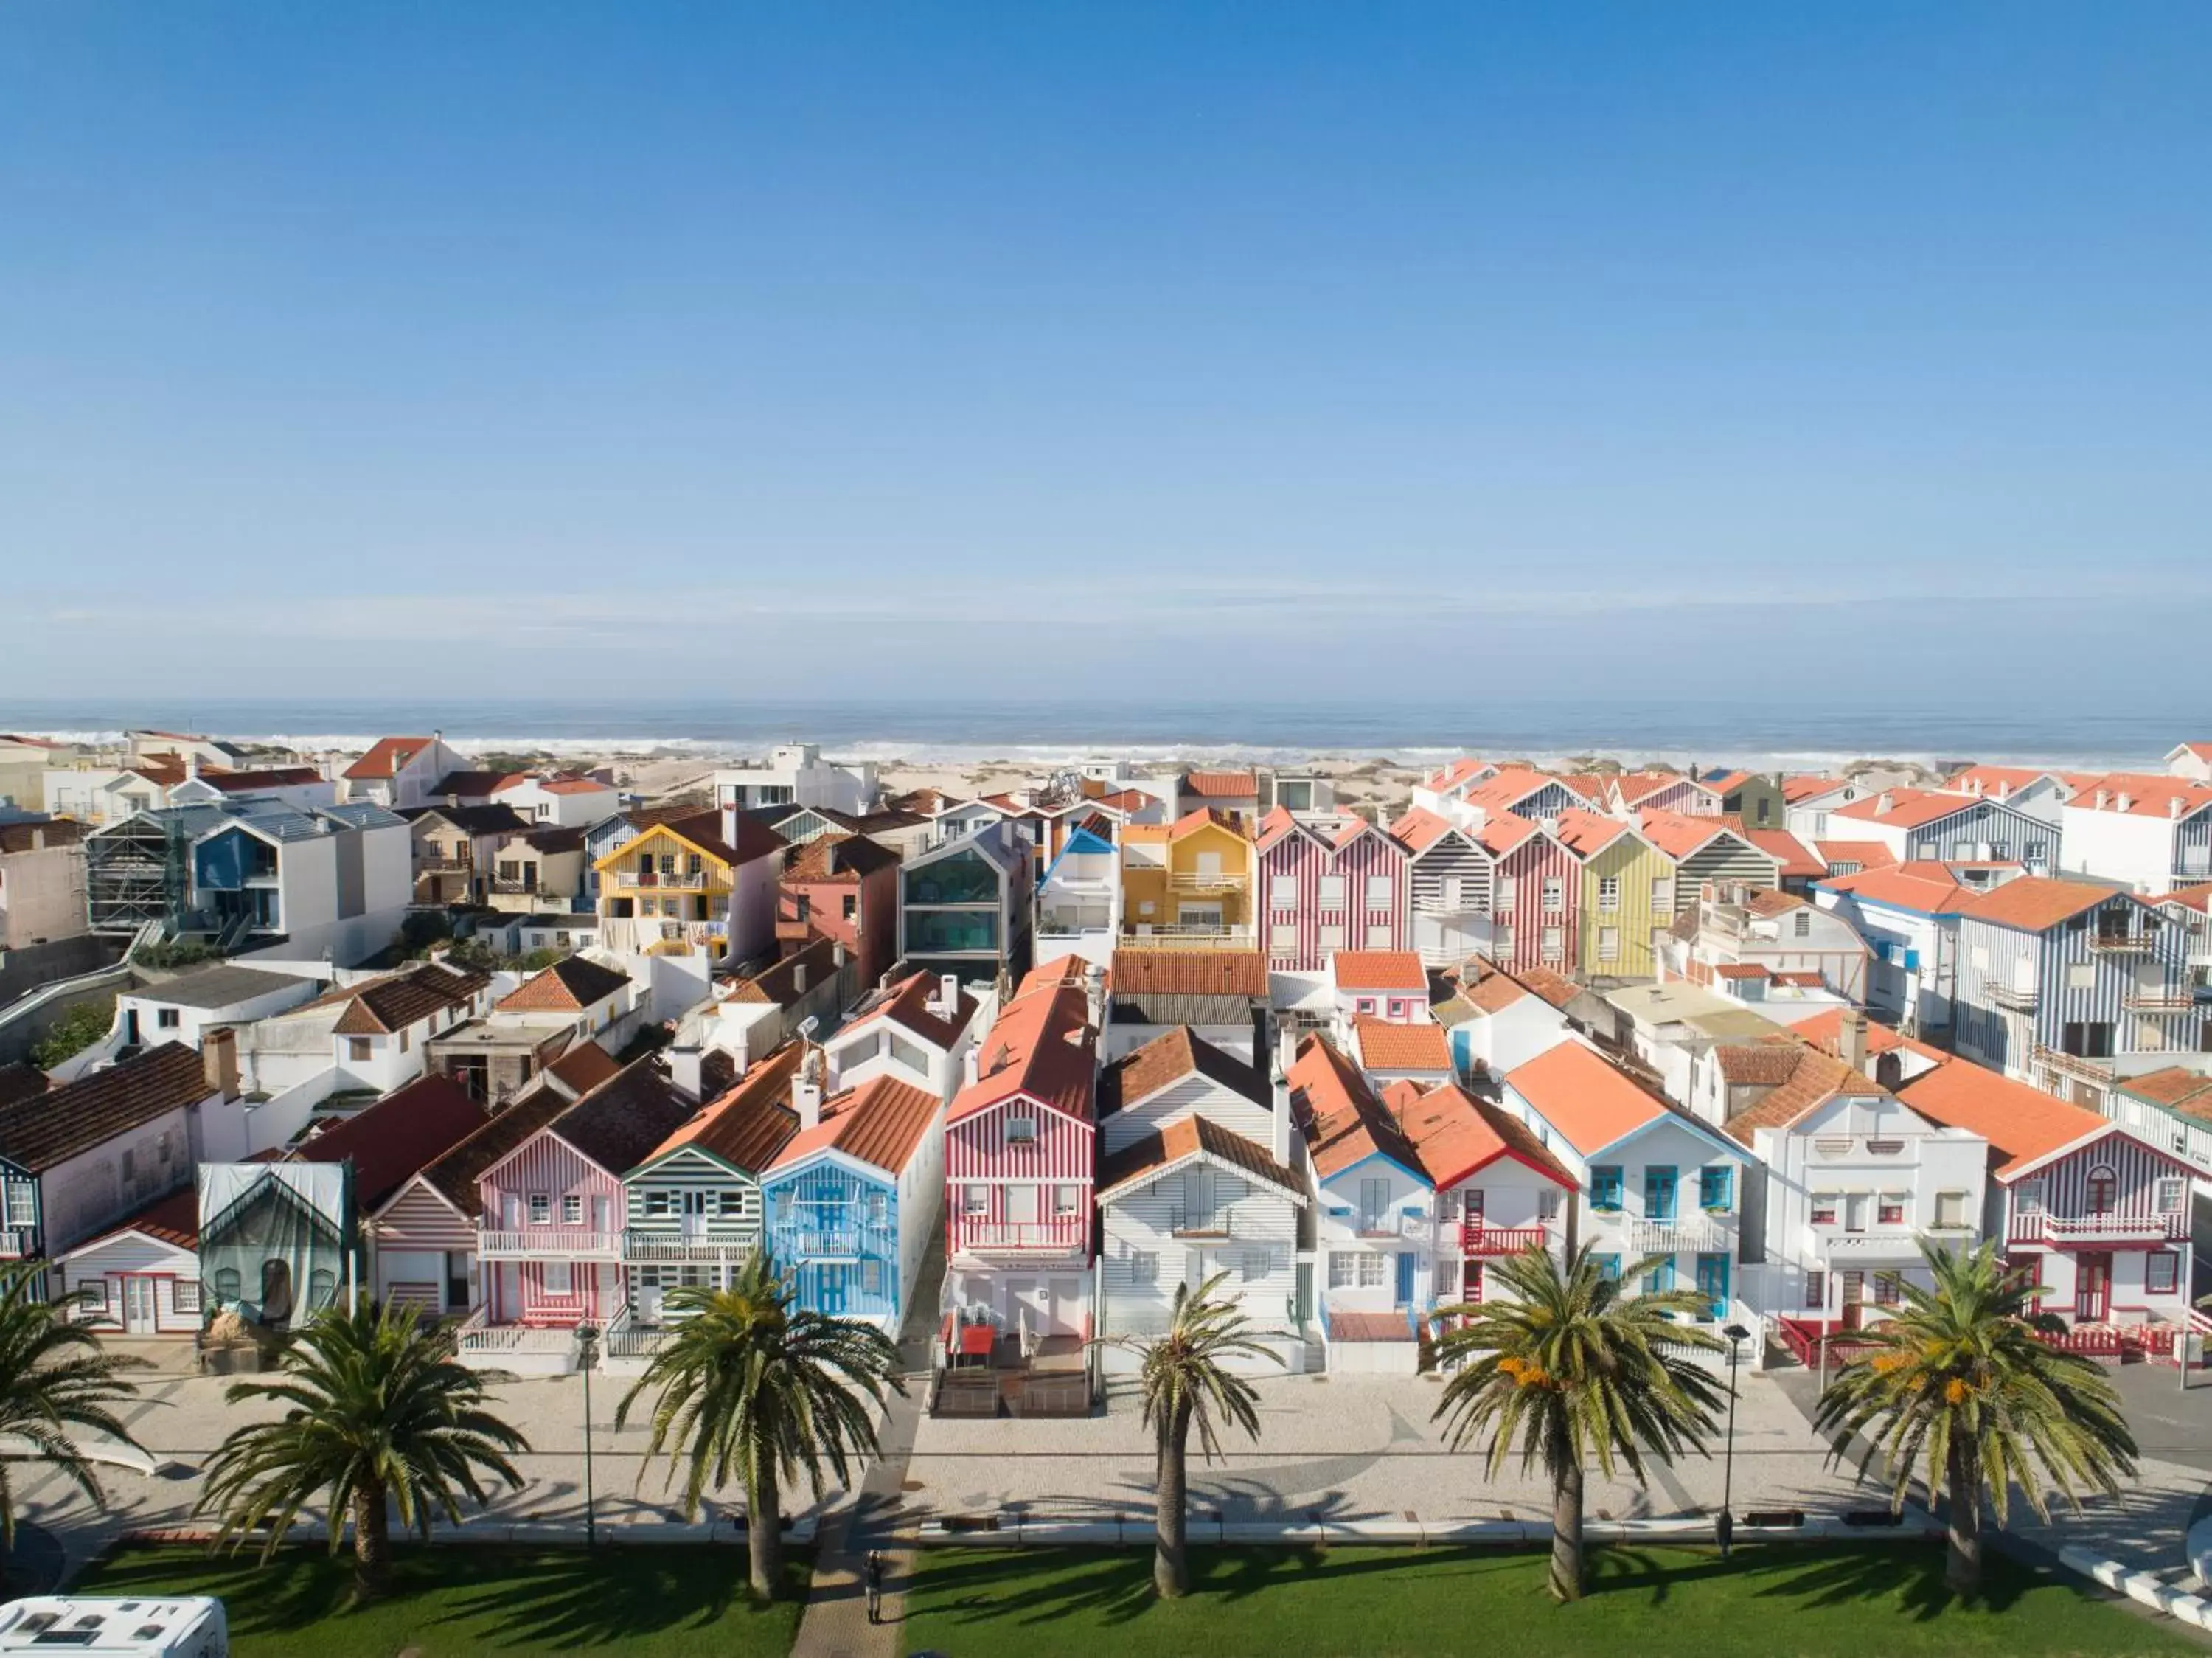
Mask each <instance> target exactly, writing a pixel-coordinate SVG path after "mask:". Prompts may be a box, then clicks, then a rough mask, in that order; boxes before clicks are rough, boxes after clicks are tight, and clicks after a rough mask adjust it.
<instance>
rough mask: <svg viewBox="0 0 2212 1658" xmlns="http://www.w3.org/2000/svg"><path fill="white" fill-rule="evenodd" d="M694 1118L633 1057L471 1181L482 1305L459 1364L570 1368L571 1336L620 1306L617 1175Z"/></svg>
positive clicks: (645, 1063)
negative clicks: (474, 1185) (474, 1183)
mask: <svg viewBox="0 0 2212 1658" xmlns="http://www.w3.org/2000/svg"><path fill="white" fill-rule="evenodd" d="M692 1109H693V1107H692V1105H691V1102H690V1100H687V1099H686V1098H685V1097H684V1095H683V1094H679V1093H678V1091H677V1090H676V1089H675V1088H673V1087H672V1086H671V1084H670V1083H669V1082H668V1080H667V1079H666V1078H665V1077H664V1076H661V1074H660V1072H659V1070H658V1069H657V1068H656V1067H655V1066H654V1064H653V1061H652V1060H651V1059H650V1058H646V1059H641V1060H639V1061H637V1062H636V1063H635V1064H632V1065H629V1066H627V1067H625V1068H624V1069H623V1070H621V1071H618V1072H617V1073H616V1075H615V1076H612V1077H610V1078H609V1079H608V1080H607V1081H606V1082H603V1083H601V1084H600V1085H599V1087H598V1088H593V1089H592V1090H591V1091H590V1092H589V1093H587V1094H585V1095H583V1097H582V1098H580V1099H579V1100H577V1101H576V1102H575V1103H574V1105H572V1106H568V1109H567V1110H565V1111H563V1112H561V1113H560V1114H559V1115H557V1116H556V1117H555V1118H554V1119H552V1120H551V1121H550V1122H549V1123H547V1124H546V1125H545V1126H544V1128H542V1129H539V1130H538V1131H537V1132H535V1133H533V1134H532V1135H530V1136H529V1137H527V1138H526V1139H525V1140H524V1141H523V1142H522V1143H521V1144H520V1145H518V1146H517V1147H515V1149H513V1151H510V1152H508V1153H507V1155H505V1156H504V1157H501V1159H499V1160H498V1161H496V1162H495V1163H493V1164H492V1165H491V1166H490V1167H488V1168H486V1169H485V1170H484V1172H483V1174H482V1175H481V1176H480V1177H479V1178H478V1179H477V1206H478V1213H479V1222H478V1227H477V1259H478V1261H479V1263H480V1264H481V1265H480V1268H479V1271H480V1278H481V1283H480V1289H479V1295H480V1298H481V1301H482V1305H480V1306H479V1307H478V1308H477V1310H476V1312H475V1313H474V1314H472V1315H471V1317H470V1319H469V1321H468V1323H467V1324H465V1326H462V1330H461V1342H460V1356H461V1358H462V1360H463V1361H464V1362H472V1363H477V1364H484V1365H491V1366H495V1367H497V1368H501V1369H507V1370H516V1371H520V1372H529V1371H538V1372H545V1371H554V1372H558V1371H562V1370H566V1369H568V1368H571V1367H572V1366H573V1365H574V1362H575V1356H576V1355H575V1344H574V1333H575V1329H576V1326H578V1325H579V1324H582V1323H586V1322H589V1323H592V1324H596V1325H597V1326H599V1327H600V1328H601V1329H603V1330H604V1329H605V1326H606V1324H607V1321H608V1320H610V1319H611V1318H613V1317H614V1315H615V1314H617V1313H618V1312H620V1311H621V1310H622V1308H623V1270H622V1256H623V1213H624V1211H623V1175H624V1174H626V1173H629V1170H631V1169H632V1168H634V1167H636V1166H637V1165H638V1164H639V1163H641V1162H642V1161H644V1160H645V1159H646V1157H647V1156H648V1155H650V1154H651V1153H652V1152H653V1149H654V1148H655V1147H657V1146H658V1145H659V1144H660V1143H661V1142H662V1141H663V1140H665V1139H666V1138H667V1137H669V1136H670V1135H671V1134H672V1133H674V1132H675V1131H676V1130H677V1129H678V1128H679V1127H681V1126H682V1125H683V1124H684V1121H685V1119H688V1118H689V1117H690V1115H691V1112H692ZM494 1121H495V1122H496V1121H497V1119H494Z"/></svg>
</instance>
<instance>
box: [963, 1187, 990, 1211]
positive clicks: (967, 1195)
mask: <svg viewBox="0 0 2212 1658" xmlns="http://www.w3.org/2000/svg"><path fill="white" fill-rule="evenodd" d="M960 1208H961V1212H962V1213H963V1214H967V1215H987V1214H989V1213H990V1212H991V1188H990V1187H988V1186H968V1187H966V1188H964V1189H963V1191H962V1192H961V1194H960Z"/></svg>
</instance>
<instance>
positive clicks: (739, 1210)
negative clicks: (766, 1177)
mask: <svg viewBox="0 0 2212 1658" xmlns="http://www.w3.org/2000/svg"><path fill="white" fill-rule="evenodd" d="M876 1195H877V1196H878V1197H881V1196H882V1195H883V1194H882V1193H881V1192H878V1193H877V1194H876ZM605 1201H606V1199H605V1198H592V1208H593V1209H595V1210H596V1209H597V1208H598V1207H599V1205H600V1204H603V1203H605ZM721 1210H722V1213H723V1214H725V1215H726V1216H730V1217H732V1219H734V1218H736V1217H737V1216H740V1215H742V1214H744V1212H745V1194H744V1192H724V1193H722V1195H721ZM593 1218H594V1219H596V1218H597V1216H594V1217H593ZM598 1229H599V1231H602V1232H604V1231H605V1230H606V1228H605V1227H600V1228H598Z"/></svg>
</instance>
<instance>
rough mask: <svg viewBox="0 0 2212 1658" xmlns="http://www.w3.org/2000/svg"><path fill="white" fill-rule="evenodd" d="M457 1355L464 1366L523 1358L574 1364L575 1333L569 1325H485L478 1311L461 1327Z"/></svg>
mask: <svg viewBox="0 0 2212 1658" xmlns="http://www.w3.org/2000/svg"><path fill="white" fill-rule="evenodd" d="M456 1351H457V1352H458V1354H459V1357H460V1359H461V1362H463V1363H467V1362H469V1361H471V1360H472V1359H473V1360H475V1361H476V1362H478V1363H495V1362H498V1361H500V1360H501V1359H509V1358H515V1357H519V1356H523V1355H526V1354H527V1355H533V1356H538V1357H553V1358H566V1359H570V1360H573V1359H574V1356H575V1352H576V1332H575V1328H574V1326H572V1325H544V1324H488V1323H486V1322H485V1321H484V1310H483V1308H481V1307H479V1308H477V1310H476V1311H475V1312H473V1313H471V1314H469V1317H468V1322H467V1323H465V1324H464V1325H462V1326H461V1327H460V1330H459V1339H458V1342H457V1345H456Z"/></svg>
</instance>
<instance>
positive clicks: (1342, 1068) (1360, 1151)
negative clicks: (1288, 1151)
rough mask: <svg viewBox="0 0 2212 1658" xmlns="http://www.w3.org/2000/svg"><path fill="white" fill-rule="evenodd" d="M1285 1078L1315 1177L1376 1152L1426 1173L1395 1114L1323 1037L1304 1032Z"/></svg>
mask: <svg viewBox="0 0 2212 1658" xmlns="http://www.w3.org/2000/svg"><path fill="white" fill-rule="evenodd" d="M1289 1082H1290V1085H1291V1116H1292V1118H1293V1119H1294V1120H1295V1121H1296V1123H1297V1129H1298V1131H1299V1132H1300V1133H1301V1134H1303V1135H1304V1137H1305V1143H1306V1154H1307V1155H1308V1156H1309V1157H1310V1159H1311V1160H1312V1162H1313V1167H1314V1173H1315V1174H1316V1177H1318V1178H1319V1179H1324V1180H1326V1179H1330V1178H1331V1177H1333V1176H1334V1175H1338V1174H1341V1173H1343V1172H1344V1171H1345V1170H1346V1169H1348V1168H1350V1167H1352V1166H1353V1165H1354V1164H1357V1163H1364V1162H1365V1161H1367V1160H1368V1159H1369V1158H1370V1157H1377V1156H1380V1157H1387V1158H1389V1160H1390V1161H1392V1162H1394V1163H1396V1164H1397V1165H1398V1166H1399V1167H1401V1168H1403V1169H1404V1170H1405V1171H1406V1172H1407V1173H1408V1174H1412V1175H1414V1176H1416V1177H1419V1178H1426V1177H1425V1173H1424V1171H1423V1169H1422V1167H1421V1161H1420V1158H1419V1156H1418V1155H1416V1154H1415V1152H1414V1150H1413V1144H1412V1143H1411V1142H1410V1141H1408V1140H1407V1138H1406V1136H1405V1133H1404V1131H1402V1130H1401V1129H1400V1128H1399V1126H1398V1119H1396V1118H1395V1116H1393V1115H1392V1114H1391V1113H1390V1112H1389V1111H1388V1110H1387V1109H1386V1108H1385V1107H1384V1106H1383V1102H1382V1101H1381V1100H1377V1099H1376V1097H1375V1091H1374V1089H1372V1088H1370V1087H1368V1085H1367V1079H1366V1078H1365V1077H1364V1076H1361V1075H1360V1072H1359V1067H1358V1066H1357V1065H1355V1064H1352V1062H1351V1060H1349V1059H1347V1058H1345V1057H1344V1056H1343V1055H1342V1054H1340V1053H1339V1052H1338V1051H1336V1049H1335V1047H1334V1045H1332V1044H1331V1043H1330V1042H1329V1040H1328V1038H1327V1037H1324V1036H1309V1037H1307V1038H1306V1039H1304V1041H1303V1042H1301V1043H1300V1044H1299V1045H1298V1052H1297V1060H1296V1062H1295V1063H1294V1064H1292V1065H1291V1070H1290V1075H1289Z"/></svg>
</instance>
